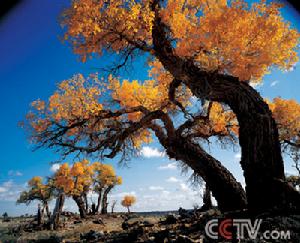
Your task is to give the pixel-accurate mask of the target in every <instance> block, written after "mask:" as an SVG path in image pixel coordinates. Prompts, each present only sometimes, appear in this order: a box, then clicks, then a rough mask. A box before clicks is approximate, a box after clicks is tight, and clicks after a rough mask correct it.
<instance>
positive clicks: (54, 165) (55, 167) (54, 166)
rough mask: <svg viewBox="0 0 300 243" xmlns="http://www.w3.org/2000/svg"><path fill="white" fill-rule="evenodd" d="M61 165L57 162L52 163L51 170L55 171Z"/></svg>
mask: <svg viewBox="0 0 300 243" xmlns="http://www.w3.org/2000/svg"><path fill="white" fill-rule="evenodd" d="M59 167H60V164H58V163H55V164H52V165H51V167H50V171H51V172H53V173H55V172H56V171H57V170H58V169H59Z"/></svg>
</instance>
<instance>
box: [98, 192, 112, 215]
mask: <svg viewBox="0 0 300 243" xmlns="http://www.w3.org/2000/svg"><path fill="white" fill-rule="evenodd" d="M112 188H113V186H108V187H107V188H106V189H105V190H104V193H103V199H102V208H101V214H107V206H108V203H107V195H108V193H109V192H110V191H111V189H112Z"/></svg>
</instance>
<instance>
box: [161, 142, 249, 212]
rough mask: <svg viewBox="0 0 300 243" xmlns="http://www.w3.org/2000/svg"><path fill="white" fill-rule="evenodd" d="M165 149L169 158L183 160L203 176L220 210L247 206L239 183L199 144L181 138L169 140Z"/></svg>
mask: <svg viewBox="0 0 300 243" xmlns="http://www.w3.org/2000/svg"><path fill="white" fill-rule="evenodd" d="M166 151H167V154H168V155H169V157H170V158H174V159H176V160H181V161H183V162H184V163H186V164H187V165H188V166H190V167H191V168H192V169H193V170H194V172H195V173H196V174H198V175H200V176H201V177H202V178H203V180H204V181H205V182H206V185H207V186H208V187H209V188H210V190H211V192H212V194H213V196H214V197H215V198H216V200H217V202H218V207H219V208H220V210H221V211H236V210H241V209H245V208H246V207H247V200H246V194H245V191H244V189H243V188H242V186H241V184H240V183H239V182H237V181H236V180H235V178H234V177H233V175H232V174H231V173H230V172H229V171H228V170H227V169H226V168H225V167H224V166H223V165H222V164H221V163H220V162H219V161H218V160H216V159H215V158H213V157H212V156H210V155H209V154H208V153H206V152H205V151H204V150H203V149H202V148H201V147H200V146H199V145H196V144H193V143H192V142H190V141H188V140H185V139H183V138H182V139H177V140H176V141H170V143H169V146H168V148H167V150H166Z"/></svg>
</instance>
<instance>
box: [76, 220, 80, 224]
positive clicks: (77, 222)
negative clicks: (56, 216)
mask: <svg viewBox="0 0 300 243" xmlns="http://www.w3.org/2000/svg"><path fill="white" fill-rule="evenodd" d="M81 223H82V220H74V224H81Z"/></svg>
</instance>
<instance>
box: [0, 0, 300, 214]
mask: <svg viewBox="0 0 300 243" xmlns="http://www.w3.org/2000/svg"><path fill="white" fill-rule="evenodd" d="M68 2H69V1H68V0H56V1H55V0H51V1H50V0H44V1H41V0H27V1H24V2H23V3H21V4H20V5H18V6H17V7H16V8H15V9H13V11H11V12H10V13H9V14H8V15H7V16H6V17H5V18H4V19H3V21H2V22H0V53H1V58H0V82H1V86H0V87H1V95H0V111H1V119H0V134H1V136H2V139H1V142H0V154H1V156H0V165H1V167H0V214H2V212H3V211H6V210H8V211H10V213H12V212H13V211H14V203H13V200H14V199H15V197H16V195H17V193H18V191H19V190H21V189H22V188H23V187H24V183H25V182H26V181H27V180H28V179H29V178H31V177H32V176H34V175H41V176H46V175H49V174H50V173H51V172H50V171H49V168H50V165H49V163H50V162H52V161H55V160H56V159H57V158H58V156H56V155H55V154H54V153H53V152H52V151H49V150H38V151H36V152H32V147H31V146H30V145H29V143H28V141H27V138H26V135H25V132H24V131H23V130H22V129H21V128H19V127H18V122H19V121H21V120H23V119H24V116H25V114H26V112H27V111H28V108H29V104H30V102H31V101H33V100H35V99H37V98H42V99H46V98H47V97H48V96H49V95H50V94H51V93H52V92H53V91H54V89H55V85H56V84H57V83H58V82H60V81H61V80H64V79H67V78H70V77H71V76H72V75H74V74H76V73H83V74H89V73H93V72H95V71H97V70H99V68H100V67H104V66H105V65H106V64H108V63H109V62H110V61H111V60H112V59H111V58H109V57H104V58H101V59H97V60H92V61H88V62H87V63H85V64H83V63H81V62H79V60H78V57H77V56H75V55H74V54H72V51H71V49H70V47H68V46H67V45H65V44H63V43H62V42H61V41H60V40H59V37H60V36H61V34H62V30H61V28H60V26H59V23H58V16H59V14H60V13H61V11H62V10H63V8H65V7H66V6H68ZM283 15H284V17H285V18H286V19H288V20H290V21H291V22H292V25H293V26H294V27H296V28H298V30H299V29H300V21H299V15H298V14H297V13H296V12H295V11H293V10H292V9H289V8H285V9H284V10H283ZM135 67H136V68H135V69H134V72H130V73H121V75H122V77H124V78H131V79H133V78H136V79H145V78H146V77H147V72H146V67H145V66H144V65H143V63H142V62H137V63H136V66H135ZM299 77H300V71H299V65H297V66H296V68H295V69H294V71H292V72H289V73H281V72H280V71H277V70H275V71H273V72H272V74H270V75H267V76H266V77H265V78H264V82H263V85H262V86H260V87H258V89H259V91H260V92H261V94H262V95H263V96H265V97H269V98H273V97H275V96H278V95H280V96H282V97H283V98H294V99H297V100H298V101H300V97H299V90H300V89H299V87H300V85H299V81H300V80H299ZM272 83H273V84H274V85H271V84H272ZM150 147H151V148H155V147H157V148H159V149H161V148H160V147H159V145H158V144H157V143H153V144H151V145H150ZM212 152H213V153H214V154H215V156H217V157H218V158H221V159H222V161H224V163H225V164H226V165H227V166H228V167H229V168H230V169H231V170H232V171H233V173H234V174H235V175H236V176H237V178H238V179H239V180H242V175H241V171H240V168H239V164H238V159H237V158H235V154H236V153H238V151H235V152H231V151H229V152H228V151H226V152H225V151H223V150H221V151H220V150H218V149H215V150H212ZM236 157H238V156H237V155H236ZM107 162H110V163H113V164H116V161H107ZM169 163H172V162H170V161H168V160H167V159H166V158H161V157H151V158H145V157H143V156H141V158H138V159H134V160H133V161H132V162H131V164H130V167H131V168H130V169H126V168H125V169H124V168H118V169H117V171H118V173H119V174H120V175H122V176H123V177H124V185H123V186H121V187H120V188H119V189H118V190H116V191H115V194H116V197H117V196H121V194H120V193H122V192H132V193H135V194H137V196H138V198H141V200H140V204H139V205H138V204H137V207H136V210H153V209H159V208H165V209H168V208H170V209H172V208H176V207H177V208H178V207H179V206H180V205H183V206H191V203H190V202H189V201H193V200H194V201H197V200H198V198H197V196H195V195H194V194H193V192H192V191H190V190H189V189H187V188H186V187H185V186H186V178H187V177H182V176H180V172H179V170H177V169H174V168H173V167H172V166H170V168H169V169H159V166H164V165H167V164H169ZM286 170H287V171H291V170H292V167H291V164H290V162H287V166H286ZM170 177H174V178H176V179H177V180H178V181H176V180H174V179H173V182H172V180H169V182H167V181H166V180H168V179H170ZM158 186H160V187H163V188H159V187H158ZM150 188H151V189H150ZM157 192H159V194H160V195H165V198H166V199H165V201H164V202H162V204H161V205H162V206H161V207H159V206H156V207H155V205H154V204H153V203H150V202H151V200H152V201H155V200H156V198H155V196H153V195H154V194H157ZM175 194H176V196H175V197H172V195H175ZM194 196H195V198H193V200H188V198H192V197H194ZM142 198H144V201H147V202H141V201H142ZM162 198H163V196H162ZM167 198H173V199H172V202H170V201H168V200H167ZM199 202H200V198H199ZM23 209H24V208H21V207H18V210H19V211H18V212H20V210H23Z"/></svg>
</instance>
